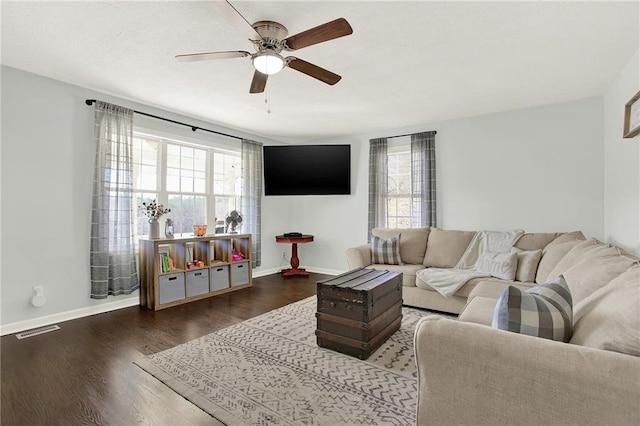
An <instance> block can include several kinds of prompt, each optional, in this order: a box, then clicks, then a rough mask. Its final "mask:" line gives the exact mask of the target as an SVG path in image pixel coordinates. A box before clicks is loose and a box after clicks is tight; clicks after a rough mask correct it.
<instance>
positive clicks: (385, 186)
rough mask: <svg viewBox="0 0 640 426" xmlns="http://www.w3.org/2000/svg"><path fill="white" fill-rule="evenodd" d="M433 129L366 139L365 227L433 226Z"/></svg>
mask: <svg viewBox="0 0 640 426" xmlns="http://www.w3.org/2000/svg"><path fill="white" fill-rule="evenodd" d="M435 134H436V132H435V131H431V132H422V133H415V134H412V135H405V136H394V137H391V138H378V139H371V140H370V141H369V212H368V216H369V218H368V223H367V226H368V230H369V235H370V234H371V230H372V229H373V228H376V227H382V228H415V227H423V226H436V186H435V183H436V168H435Z"/></svg>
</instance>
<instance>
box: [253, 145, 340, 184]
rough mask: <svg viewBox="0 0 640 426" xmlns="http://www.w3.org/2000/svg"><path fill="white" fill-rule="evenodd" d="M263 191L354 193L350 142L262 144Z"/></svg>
mask: <svg viewBox="0 0 640 426" xmlns="http://www.w3.org/2000/svg"><path fill="white" fill-rule="evenodd" d="M262 149H263V161H264V164H263V165H264V167H263V169H264V195H342V194H351V145H271V146H263V147H262Z"/></svg>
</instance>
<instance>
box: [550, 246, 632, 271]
mask: <svg viewBox="0 0 640 426" xmlns="http://www.w3.org/2000/svg"><path fill="white" fill-rule="evenodd" d="M620 254H621V252H620V249H619V248H618V247H615V246H612V245H610V244H604V243H602V242H600V241H598V240H597V239H595V238H590V239H588V240H585V241H581V242H580V243H578V244H576V245H575V246H574V247H572V248H571V250H569V251H568V252H567V254H566V255H564V256H563V257H562V259H560V261H559V262H558V264H557V265H556V266H555V267H554V268H553V269H552V270H551V271H550V272H549V277H548V278H553V277H557V276H559V275H562V274H564V273H565V272H566V271H568V270H569V268H571V267H572V266H573V265H575V264H576V263H578V262H582V261H583V260H588V259H596V258H599V257H608V256H618V255H620Z"/></svg>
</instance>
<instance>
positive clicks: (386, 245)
mask: <svg viewBox="0 0 640 426" xmlns="http://www.w3.org/2000/svg"><path fill="white" fill-rule="evenodd" d="M371 263H373V264H384V265H402V264H403V263H402V260H401V259H400V235H396V236H395V237H391V238H389V239H388V240H385V239H383V238H380V237H376V236H375V235H372V236H371Z"/></svg>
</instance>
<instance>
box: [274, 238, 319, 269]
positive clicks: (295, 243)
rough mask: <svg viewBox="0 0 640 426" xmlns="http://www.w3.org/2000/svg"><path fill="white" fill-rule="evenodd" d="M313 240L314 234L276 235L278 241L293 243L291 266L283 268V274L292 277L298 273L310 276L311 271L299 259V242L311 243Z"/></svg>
mask: <svg viewBox="0 0 640 426" xmlns="http://www.w3.org/2000/svg"><path fill="white" fill-rule="evenodd" d="M312 241H313V235H301V236H299V237H285V236H284V235H276V243H282V244H291V268H289V269H283V270H282V271H281V272H282V275H284V276H285V277H292V276H296V275H302V276H308V275H309V273H308V272H307V271H305V270H304V268H298V266H300V259H298V244H302V243H310V242H312Z"/></svg>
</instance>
